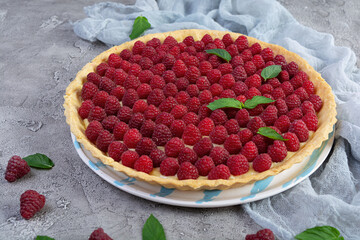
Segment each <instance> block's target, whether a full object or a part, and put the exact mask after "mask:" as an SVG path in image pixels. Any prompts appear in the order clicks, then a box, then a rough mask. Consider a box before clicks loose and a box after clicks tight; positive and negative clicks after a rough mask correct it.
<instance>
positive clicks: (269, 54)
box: [260, 48, 274, 62]
mask: <svg viewBox="0 0 360 240" xmlns="http://www.w3.org/2000/svg"><path fill="white" fill-rule="evenodd" d="M260 55H261V56H262V57H263V59H264V61H265V62H268V61H273V59H274V53H273V51H272V50H271V49H270V48H264V49H263V50H262V51H261V53H260Z"/></svg>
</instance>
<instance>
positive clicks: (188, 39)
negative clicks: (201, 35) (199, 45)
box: [183, 36, 195, 46]
mask: <svg viewBox="0 0 360 240" xmlns="http://www.w3.org/2000/svg"><path fill="white" fill-rule="evenodd" d="M194 42H195V41H194V38H193V37H192V36H187V37H186V38H185V39H184V40H183V43H185V44H186V46H192V45H193V44H194Z"/></svg>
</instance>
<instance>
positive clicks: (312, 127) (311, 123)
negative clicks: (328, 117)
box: [301, 113, 318, 131]
mask: <svg viewBox="0 0 360 240" xmlns="http://www.w3.org/2000/svg"><path fill="white" fill-rule="evenodd" d="M301 120H303V121H304V123H305V124H306V126H307V128H308V129H309V131H316V129H317V127H318V118H317V116H316V114H315V113H307V114H305V115H304V116H303V117H302V119H301Z"/></svg>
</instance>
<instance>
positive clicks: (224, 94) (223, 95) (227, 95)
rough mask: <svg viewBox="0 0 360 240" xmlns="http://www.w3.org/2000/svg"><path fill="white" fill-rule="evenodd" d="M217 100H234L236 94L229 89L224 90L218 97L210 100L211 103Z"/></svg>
mask: <svg viewBox="0 0 360 240" xmlns="http://www.w3.org/2000/svg"><path fill="white" fill-rule="evenodd" d="M219 98H236V94H235V93H234V91H233V90H231V89H225V90H224V91H223V92H222V93H221V94H220V96H219V97H214V98H213V99H212V101H215V100H217V99H219Z"/></svg>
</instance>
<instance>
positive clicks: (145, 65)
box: [139, 57, 154, 74]
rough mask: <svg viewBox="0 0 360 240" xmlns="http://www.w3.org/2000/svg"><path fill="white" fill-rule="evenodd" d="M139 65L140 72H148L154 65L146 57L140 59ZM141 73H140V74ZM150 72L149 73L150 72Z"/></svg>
mask: <svg viewBox="0 0 360 240" xmlns="http://www.w3.org/2000/svg"><path fill="white" fill-rule="evenodd" d="M139 65H140V67H141V69H142V70H149V69H150V68H151V67H152V66H154V63H153V61H151V59H150V58H148V57H143V58H141V59H140V61H139ZM141 72H143V71H141ZM141 72H140V73H141ZM150 72H151V71H150ZM140 73H139V74H140Z"/></svg>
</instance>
